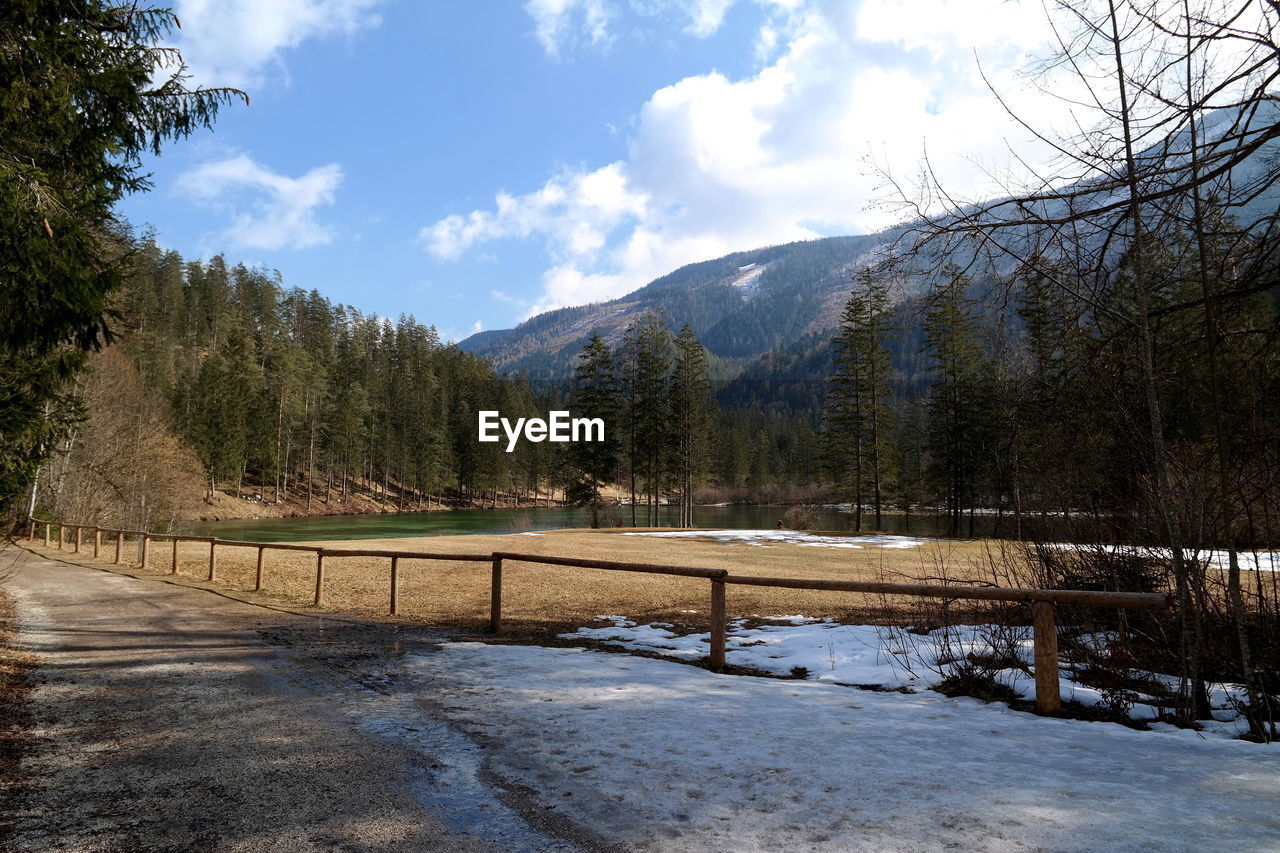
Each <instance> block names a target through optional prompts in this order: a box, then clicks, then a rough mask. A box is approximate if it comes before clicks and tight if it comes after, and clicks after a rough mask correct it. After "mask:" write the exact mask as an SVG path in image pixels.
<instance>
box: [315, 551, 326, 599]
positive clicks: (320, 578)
mask: <svg viewBox="0 0 1280 853" xmlns="http://www.w3.org/2000/svg"><path fill="white" fill-rule="evenodd" d="M323 601H324V552H323V551H316V607H319V606H320V605H321V603H322V602H323Z"/></svg>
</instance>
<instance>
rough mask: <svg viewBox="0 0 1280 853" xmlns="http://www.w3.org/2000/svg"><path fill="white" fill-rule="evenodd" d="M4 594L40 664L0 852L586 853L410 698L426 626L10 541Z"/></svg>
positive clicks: (430, 639) (572, 834)
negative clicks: (309, 611)
mask: <svg viewBox="0 0 1280 853" xmlns="http://www.w3.org/2000/svg"><path fill="white" fill-rule="evenodd" d="M0 585H3V587H4V588H5V589H6V590H7V591H8V592H9V593H10V594H11V595H12V596H13V597H14V598H15V599H16V602H17V609H18V614H19V620H20V621H19V631H18V635H17V643H18V645H19V646H20V647H21V648H23V649H25V650H27V651H30V652H32V653H34V654H35V655H36V656H37V658H38V661H39V666H38V669H37V670H36V672H35V678H36V681H37V688H36V690H35V691H34V692H33V693H32V695H31V700H30V710H31V712H32V714H33V715H34V720H35V725H34V727H33V728H32V729H31V730H30V732H29V734H30V737H29V738H28V742H29V747H28V749H27V750H26V754H25V755H24V756H23V762H22V771H23V773H24V776H23V779H22V780H21V787H22V791H21V797H20V799H19V808H18V809H17V810H16V813H14V814H12V815H10V816H9V817H8V819H7V820H3V821H0V827H3V828H4V829H7V835H8V837H7V838H5V837H0V849H17V850H95V851H97V850H101V851H117V850H119V851H125V850H128V851H144V850H166V851H179V850H182V851H185V850H218V851H250V850H252V851H259V850H312V849H340V850H388V851H394V850H424V851H430V850H449V851H470V850H502V849H520V850H552V851H572V850H578V849H593V848H598V846H599V845H597V844H595V843H593V841H592V839H590V838H588V837H586V836H584V835H583V834H582V833H580V832H578V831H576V830H575V829H574V828H573V827H572V826H570V825H568V824H567V823H564V822H558V821H559V819H558V818H556V817H554V816H552V815H545V816H544V815H543V814H542V811H543V810H542V809H541V808H540V806H539V805H538V803H537V802H536V801H535V800H534V799H533V798H532V797H531V796H529V795H528V792H521V791H518V790H515V791H513V790H508V789H504V788H503V787H502V786H501V784H500V783H499V782H498V780H494V779H492V778H491V777H489V776H488V775H487V773H486V771H485V769H484V755H483V753H482V752H481V751H480V750H479V749H478V748H477V747H476V746H475V745H474V744H473V743H472V742H470V741H468V740H467V739H466V738H465V737H463V736H462V735H460V734H458V733H457V732H456V731H454V730H452V729H450V728H449V727H448V726H446V725H445V724H444V723H442V722H440V721H439V720H438V719H437V718H436V715H435V714H433V711H432V709H431V707H429V706H428V705H427V704H425V701H424V700H422V699H421V698H415V697H414V691H413V690H412V689H411V687H412V686H411V685H409V684H408V683H407V682H404V681H402V678H403V676H402V674H401V673H400V672H399V668H398V661H399V660H400V658H401V657H402V655H403V654H404V653H406V652H421V653H429V652H430V651H431V649H432V648H433V646H434V644H435V643H436V642H438V641H439V640H440V639H442V638H443V637H442V635H441V634H439V633H433V632H430V631H426V630H420V629H398V628H395V627H393V626H386V625H378V624H372V623H367V622H361V621H358V620H348V619H344V618H342V617H341V616H335V615H332V614H330V615H326V616H310V615H305V614H297V613H289V612H283V611H278V610H272V609H269V608H263V607H259V606H255V605H251V604H248V603H245V602H241V601H238V600H236V599H234V598H230V597H228V596H226V595H225V594H221V593H219V592H217V591H212V590H204V589H200V588H198V585H184V584H182V583H170V582H167V581H165V580H161V579H155V578H133V577H129V576H127V575H126V574H124V573H116V572H112V571H107V570H103V569H92V568H85V567H82V566H75V565H71V564H69V563H63V562H58V561H55V560H51V559H46V558H44V557H41V556H38V555H35V554H32V553H29V552H27V551H25V550H22V549H21V548H18V547H8V548H5V549H4V550H3V551H0ZM530 818H531V819H532V820H533V821H534V822H535V823H537V827H536V828H535V827H533V826H531V825H530V823H529V819H530ZM0 831H2V830H0Z"/></svg>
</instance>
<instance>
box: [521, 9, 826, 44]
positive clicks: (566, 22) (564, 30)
mask: <svg viewBox="0 0 1280 853" xmlns="http://www.w3.org/2000/svg"><path fill="white" fill-rule="evenodd" d="M738 2H739V0H629V2H623V0H526V2H525V5H524V8H525V11H526V12H527V13H528V14H529V17H531V18H532V19H533V24H534V33H535V35H537V37H538V41H539V43H540V44H541V45H542V49H543V50H544V51H546V53H547V55H548V56H553V57H560V56H561V55H562V53H563V52H564V50H565V48H566V47H573V46H575V45H577V44H578V43H580V42H582V41H586V42H587V43H588V44H590V45H591V47H593V48H596V49H607V48H608V47H609V46H610V45H612V44H613V41H614V35H613V32H612V29H611V27H612V25H613V24H614V23H615V22H616V21H617V20H618V19H619V18H620V17H622V16H623V15H624V14H627V13H629V14H630V15H632V16H633V17H634V18H635V19H636V20H637V21H639V22H642V23H639V24H637V25H636V26H632V27H630V28H629V29H631V30H633V31H635V32H643V31H644V30H645V29H647V28H648V27H649V26H652V25H653V23H654V22H655V21H665V20H667V19H669V18H675V19H676V20H677V21H678V22H679V23H680V26H681V27H682V29H683V30H684V32H686V33H688V34H689V35H692V36H696V37H698V38H706V37H707V36H710V35H713V34H714V33H715V32H717V31H718V30H719V29H720V26H721V24H723V23H724V18H725V15H726V14H728V12H729V10H730V9H731V8H733V6H735V5H736V4H737V3H738ZM752 2H753V3H754V4H755V5H757V6H762V7H764V8H766V9H768V10H771V11H774V12H779V13H784V14H785V13H788V12H790V11H792V10H794V9H796V8H799V7H800V6H802V5H803V4H804V0H752Z"/></svg>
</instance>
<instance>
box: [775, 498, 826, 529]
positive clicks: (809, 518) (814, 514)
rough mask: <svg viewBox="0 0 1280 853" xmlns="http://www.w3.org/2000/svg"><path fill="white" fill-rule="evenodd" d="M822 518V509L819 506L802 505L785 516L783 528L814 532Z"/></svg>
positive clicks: (793, 508) (795, 507)
mask: <svg viewBox="0 0 1280 853" xmlns="http://www.w3.org/2000/svg"><path fill="white" fill-rule="evenodd" d="M821 517H822V507H820V506H818V505H817V504H800V505H798V506H793V507H791V509H789V510H787V511H786V512H785V513H784V514H783V516H782V526H783V527H786V528H788V529H790V530H813V529H814V528H815V527H816V526H817V524H818V519H819V518H821Z"/></svg>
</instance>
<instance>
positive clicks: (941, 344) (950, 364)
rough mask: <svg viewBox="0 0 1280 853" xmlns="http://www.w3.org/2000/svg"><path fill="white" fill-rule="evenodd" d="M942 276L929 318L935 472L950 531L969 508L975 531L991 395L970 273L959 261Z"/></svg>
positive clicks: (931, 448)
mask: <svg viewBox="0 0 1280 853" xmlns="http://www.w3.org/2000/svg"><path fill="white" fill-rule="evenodd" d="M943 276H944V277H945V278H946V281H945V282H944V283H943V284H942V286H940V287H939V288H938V289H937V290H936V291H935V292H934V293H933V294H932V295H931V297H930V304H929V309H928V311H927V313H926V314H925V319H924V331H925V341H926V343H925V346H926V348H927V350H928V352H929V355H930V356H931V359H932V363H933V371H932V372H933V383H932V385H931V386H930V387H929V396H928V403H927V411H928V415H929V453H930V460H931V465H930V474H931V476H932V479H933V482H934V484H935V486H936V488H937V491H938V492H939V493H940V494H941V496H942V497H943V499H944V501H945V503H946V509H947V515H948V517H949V518H950V520H951V535H952V536H956V535H959V533H960V525H961V519H962V517H963V513H964V511H965V510H966V509H967V510H969V528H970V534H971V535H972V531H973V509H974V508H975V503H976V499H977V488H978V477H979V463H980V460H981V458H982V455H983V454H982V447H983V442H984V440H985V439H986V436H985V434H984V431H985V429H986V427H987V420H986V409H987V405H988V402H989V401H988V399H987V388H986V384H985V378H984V373H983V364H982V363H983V352H982V347H981V345H980V344H979V343H978V337H977V320H976V319H975V317H974V301H973V300H972V299H970V298H969V297H968V296H967V295H966V292H965V291H966V289H967V287H968V286H969V279H968V278H967V277H966V276H964V275H963V274H962V273H961V272H960V270H959V268H958V267H956V266H954V265H948V266H947V267H946V268H945V269H944V270H943Z"/></svg>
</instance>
